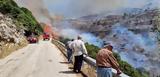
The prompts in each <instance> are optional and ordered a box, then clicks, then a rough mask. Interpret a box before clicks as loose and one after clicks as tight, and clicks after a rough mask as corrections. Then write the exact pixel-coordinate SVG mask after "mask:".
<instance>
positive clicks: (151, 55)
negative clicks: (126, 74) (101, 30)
mask: <svg viewBox="0 0 160 77" xmlns="http://www.w3.org/2000/svg"><path fill="white" fill-rule="evenodd" d="M104 40H106V42H108V43H111V44H112V45H113V46H114V50H115V51H116V52H118V53H119V54H120V55H121V58H122V59H123V60H125V61H127V62H128V63H130V64H131V65H132V66H134V67H136V68H145V69H146V70H148V71H150V72H151V74H155V75H159V73H160V70H159V68H160V65H159V63H160V60H159V58H160V56H159V55H160V52H159V47H158V46H159V45H158V40H157V35H156V33H155V32H149V31H147V32H142V33H138V34H136V33H134V32H132V31H129V29H128V28H127V27H124V25H121V24H119V23H117V24H116V25H113V27H112V31H111V33H110V34H109V35H107V36H106V38H105V39H104ZM152 70H154V72H153V71H152Z"/></svg>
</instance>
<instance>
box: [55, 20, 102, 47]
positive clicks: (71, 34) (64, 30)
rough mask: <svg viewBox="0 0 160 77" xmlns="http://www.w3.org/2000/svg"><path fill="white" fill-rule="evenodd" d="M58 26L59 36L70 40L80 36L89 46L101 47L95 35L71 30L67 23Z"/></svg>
mask: <svg viewBox="0 0 160 77" xmlns="http://www.w3.org/2000/svg"><path fill="white" fill-rule="evenodd" d="M58 24H59V27H58V30H59V31H58V32H60V35H61V36H63V37H65V38H70V39H77V36H81V37H82V39H83V41H84V42H88V43H89V44H93V45H95V46H98V47H102V43H103V41H102V40H101V39H100V38H98V37H96V36H95V35H93V34H91V33H86V32H83V31H80V30H77V29H74V28H71V25H72V24H71V23H69V22H67V21H63V22H61V23H58ZM60 25H61V26H60Z"/></svg>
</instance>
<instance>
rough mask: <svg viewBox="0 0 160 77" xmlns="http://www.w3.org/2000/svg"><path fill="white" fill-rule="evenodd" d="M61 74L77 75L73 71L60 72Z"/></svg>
mask: <svg viewBox="0 0 160 77" xmlns="http://www.w3.org/2000/svg"><path fill="white" fill-rule="evenodd" d="M59 73H64V74H75V72H73V71H60V72H59Z"/></svg>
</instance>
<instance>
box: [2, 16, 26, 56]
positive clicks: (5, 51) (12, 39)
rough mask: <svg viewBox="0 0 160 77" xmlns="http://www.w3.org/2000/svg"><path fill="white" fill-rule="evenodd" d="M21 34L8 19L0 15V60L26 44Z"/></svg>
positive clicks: (20, 30) (21, 31)
mask: <svg viewBox="0 0 160 77" xmlns="http://www.w3.org/2000/svg"><path fill="white" fill-rule="evenodd" d="M23 34H24V31H23V29H21V28H18V27H17V26H16V25H15V24H14V21H13V20H12V19H11V18H10V17H8V16H6V15H3V14H1V13H0V58H3V57H5V56H7V55H9V54H10V53H11V52H13V51H14V50H17V49H19V48H21V47H23V46H25V45H26V44H27V41H26V39H25V37H24V35H23Z"/></svg>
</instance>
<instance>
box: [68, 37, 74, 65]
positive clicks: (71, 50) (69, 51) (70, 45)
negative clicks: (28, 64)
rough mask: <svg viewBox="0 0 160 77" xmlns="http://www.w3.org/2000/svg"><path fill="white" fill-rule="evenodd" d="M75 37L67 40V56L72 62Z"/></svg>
mask: <svg viewBox="0 0 160 77" xmlns="http://www.w3.org/2000/svg"><path fill="white" fill-rule="evenodd" d="M73 41H74V39H72V40H71V41H68V42H67V58H68V63H72V54H73V46H72V43H73Z"/></svg>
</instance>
